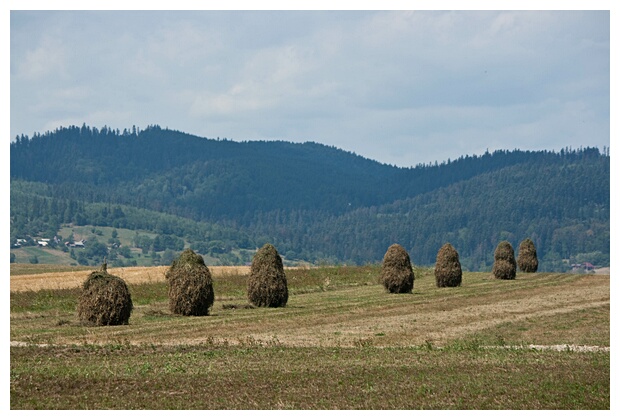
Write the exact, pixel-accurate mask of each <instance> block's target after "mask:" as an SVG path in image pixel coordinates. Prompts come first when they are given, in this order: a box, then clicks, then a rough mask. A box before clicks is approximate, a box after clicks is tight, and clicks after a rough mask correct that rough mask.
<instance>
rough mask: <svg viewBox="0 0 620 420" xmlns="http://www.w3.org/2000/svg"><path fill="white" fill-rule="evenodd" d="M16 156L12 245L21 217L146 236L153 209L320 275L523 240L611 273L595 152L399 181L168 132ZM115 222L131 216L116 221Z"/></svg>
mask: <svg viewBox="0 0 620 420" xmlns="http://www.w3.org/2000/svg"><path fill="white" fill-rule="evenodd" d="M10 147H11V151H10V153H11V170H10V172H11V233H12V235H25V234H29V235H35V234H36V233H35V232H32V223H30V224H28V221H27V220H25V219H24V217H25V216H24V213H28V214H29V216H28V217H29V218H31V219H32V218H34V219H37V218H38V219H41V220H45V221H44V222H42V223H46V224H47V225H45V227H44V228H46V229H49V230H48V231H51V230H53V229H54V226H49V224H50V223H52V224H54V223H57V224H63V223H71V222H73V223H77V222H78V220H77V218H78V217H79V218H80V220H79V222H82V223H89V224H97V223H98V224H109V225H110V226H112V225H115V226H120V227H132V228H136V229H143V228H144V227H137V226H123V224H125V225H127V224H128V223H129V222H128V220H127V217H126V216H125V220H123V217H124V216H121V214H123V215H126V214H127V213H128V212H130V210H129V209H143V210H150V211H156V212H160V213H166V214H167V215H172V216H178V217H182V218H185V219H186V220H193V221H195V222H200V223H206V224H209V225H210V226H212V225H217V226H218V229H220V230H218V231H219V232H222V230H221V229H225V230H226V232H228V233H227V234H226V237H227V239H226V240H227V243H228V247H229V248H234V247H243V246H246V247H250V248H252V247H256V246H261V245H262V243H261V242H262V241H267V240H269V241H270V242H272V243H274V244H275V245H276V247H277V248H278V250H279V251H280V252H281V253H282V254H283V255H285V256H286V257H288V258H289V259H303V260H306V261H312V262H316V261H317V260H328V261H333V262H349V263H351V262H352V263H364V262H375V261H380V260H381V258H382V257H383V253H384V252H385V250H386V249H387V247H388V246H389V245H390V244H391V243H393V242H400V243H401V244H402V245H403V246H405V247H406V248H407V249H408V250H409V251H410V253H411V254H412V255H411V257H412V259H413V260H414V262H415V263H419V264H432V263H433V262H434V256H435V254H436V252H437V249H438V248H439V247H440V246H441V244H442V243H443V242H447V241H450V242H452V243H453V244H454V245H455V246H456V247H457V250H458V251H459V253H460V254H461V256H462V258H463V259H464V261H465V262H466V264H467V265H468V266H469V267H470V268H473V269H480V268H485V267H487V266H488V264H489V258H490V259H491V262H492V251H493V249H491V248H493V246H494V244H495V243H496V242H497V241H499V240H501V239H508V240H511V241H512V242H513V246H515V248H516V247H517V246H518V242H519V241H520V240H522V239H524V238H525V237H532V239H534V241H535V243H536V242H537V241H538V243H537V247H538V248H539V256H540V257H541V259H542V260H544V261H546V262H548V264H550V266H551V265H553V264H556V263H557V262H558V261H561V260H562V259H567V258H571V257H575V256H577V255H579V254H588V255H589V254H592V255H590V257H591V258H590V259H592V258H598V259H599V260H602V261H604V260H605V259H607V260H608V259H609V193H610V182H609V176H610V175H609V156H607V155H604V154H601V153H600V152H599V150H598V149H591V148H588V149H580V150H576V151H569V150H562V151H561V152H560V153H553V152H530V151H518V150H515V151H496V152H494V153H486V154H484V155H482V156H465V157H461V158H459V159H457V160H455V161H452V162H450V161H449V162H444V163H442V164H438V165H437V164H436V165H418V166H416V167H412V168H398V167H395V166H391V165H385V164H380V163H378V162H375V161H372V160H369V159H366V158H364V157H361V156H358V155H356V154H354V153H350V152H346V151H343V150H340V149H337V148H334V147H328V146H324V145H320V144H317V143H303V144H298V143H290V142H285V141H277V142H273V141H248V142H235V141H231V140H227V139H224V140H212V139H204V138H199V137H196V136H193V135H189V134H185V133H182V132H178V131H172V130H168V129H161V128H160V127H158V126H151V127H148V128H147V129H145V130H136V129H132V130H124V131H123V132H120V131H118V130H111V129H108V128H106V127H104V128H102V129H96V128H90V127H87V126H82V127H73V126H72V127H69V128H59V129H57V130H55V131H54V132H48V133H45V134H37V135H35V136H33V137H32V138H28V137H26V136H20V137H18V138H17V139H16V141H15V142H14V143H12V144H11V146H10ZM25 181H27V182H25ZM37 200H43V201H42V203H44V204H41V205H38V206H37V207H38V210H37V211H36V212H35V211H34V210H33V209H30V207H32V206H34V204H32V203H34V202H35V201H37ZM40 203H41V202H40V201H39V204H40ZM52 203H54V204H53V206H52ZM93 206H94V207H93ZM52 207H53V208H52ZM69 207H71V208H72V209H73V210H68V209H69ZM112 208H119V209H124V211H121V212H116V215H117V216H118V217H114V216H112V214H113V213H114V212H113V211H112V210H111V209H112ZM61 209H62V214H60V212H61ZM95 209H98V210H95ZM101 209H106V210H101ZM98 211H101V212H104V211H105V213H106V215H105V217H102V216H101V214H96V213H97V212H98ZM46 212H47V213H48V214H47V215H46V217H44V216H45V215H44V213H46ZM35 213H36V214H35ZM166 217H168V219H166V220H168V222H167V225H168V228H167V230H168V231H170V230H171V229H172V228H171V227H170V223H172V225H174V224H175V223H174V222H170V219H169V217H171V216H166ZM26 219H27V218H26ZM89 219H96V221H97V223H93V222H94V221H95V220H89ZM138 219H139V218H138ZM179 220H180V219H179ZM132 223H134V222H132ZM136 223H137V222H136ZM145 223H146V222H145ZM28 225H30V227H29V228H28V227H27V226H28ZM39 228H40V227H39ZM153 229H154V230H155V231H156V230H157V229H158V228H157V226H155V227H153ZM26 230H27V231H28V232H26ZM172 230H174V229H172ZM210 232H212V231H210ZM235 232H236V234H237V235H238V238H237V239H238V240H236V239H235V235H236V234H235ZM167 233H175V234H178V235H179V236H181V235H182V236H185V237H186V239H188V240H190V242H200V243H205V242H209V241H213V240H219V239H220V238H213V237H209V238H195V237H194V238H187V234H183V232H167ZM573 241H579V243H578V244H577V243H573Z"/></svg>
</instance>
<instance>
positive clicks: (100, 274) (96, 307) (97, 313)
mask: <svg viewBox="0 0 620 420" xmlns="http://www.w3.org/2000/svg"><path fill="white" fill-rule="evenodd" d="M132 310H133V302H132V301H131V295H130V293H129V289H128V288H127V284H126V283H125V281H124V280H123V279H121V278H120V277H117V276H113V275H111V274H108V273H107V272H106V271H93V272H92V273H91V274H90V275H89V276H88V277H87V278H86V281H84V283H83V285H82V294H81V295H80V298H79V301H78V307H77V314H78V318H79V319H80V321H81V322H83V323H85V324H90V325H126V324H128V323H129V317H130V316H131V311H132Z"/></svg>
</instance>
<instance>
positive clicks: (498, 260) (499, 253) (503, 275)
mask: <svg viewBox="0 0 620 420" xmlns="http://www.w3.org/2000/svg"><path fill="white" fill-rule="evenodd" d="M493 276H494V277H495V278H496V279H500V280H514V279H515V278H516V277H517V262H516V260H515V252H514V249H513V248H512V245H510V242H508V241H502V242H500V243H499V244H498V245H497V248H495V262H494V263H493Z"/></svg>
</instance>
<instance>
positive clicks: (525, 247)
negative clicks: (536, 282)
mask: <svg viewBox="0 0 620 420" xmlns="http://www.w3.org/2000/svg"><path fill="white" fill-rule="evenodd" d="M517 265H518V266H519V270H521V271H523V272H525V273H535V272H536V271H537V270H538V256H537V255H536V247H535V246H534V242H533V241H532V240H531V239H530V238H527V239H524V240H523V241H522V242H521V243H520V244H519V256H518V257H517Z"/></svg>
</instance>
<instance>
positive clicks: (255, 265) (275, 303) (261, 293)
mask: <svg viewBox="0 0 620 420" xmlns="http://www.w3.org/2000/svg"><path fill="white" fill-rule="evenodd" d="M248 300H249V301H250V303H252V304H253V305H255V306H266V307H271V308H276V307H283V306H286V302H287V301H288V286H287V284H286V275H285V274H284V267H283V265H282V258H281V257H280V255H279V254H278V251H277V250H276V248H275V247H274V246H273V245H271V244H265V245H264V246H263V247H262V248H261V249H259V250H258V252H257V253H256V254H255V255H254V258H253V259H252V267H251V268H250V278H249V279H248Z"/></svg>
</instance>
